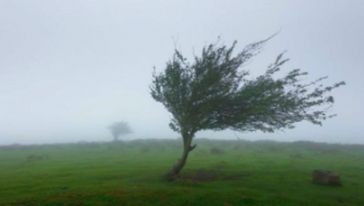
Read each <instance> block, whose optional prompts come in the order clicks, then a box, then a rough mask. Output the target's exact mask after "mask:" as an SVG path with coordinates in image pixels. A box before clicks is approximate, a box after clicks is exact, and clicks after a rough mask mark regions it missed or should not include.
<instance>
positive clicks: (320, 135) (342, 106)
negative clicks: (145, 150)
mask: <svg viewBox="0 0 364 206" xmlns="http://www.w3.org/2000/svg"><path fill="white" fill-rule="evenodd" d="M363 11H364V1H362V0H340V1H339V0H320V1H317V0H311V1H309V0H301V1H294V0H276V1H272V0H266V1H257V0H252V1H241V0H236V1H233V0H221V1H213V0H199V1H196V0H195V1H193V0H181V1H172V0H164V1H162V0H159V1H158V0H153V1H151V0H144V1H140V0H129V1H127V0H123V1H119V0H115V1H110V0H102V1H96V0H95V1H91V0H90V1H87V0H82V1H79V0H59V1H56V0H42V1H41V0H17V1H14V0H0V144H11V143H24V144H29V143H53V142H77V141H107V140H111V139H112V138H111V135H110V134H109V132H108V131H107V129H106V127H107V126H108V125H109V124H111V123H112V122H113V121H118V120H125V121H128V122H129V123H130V125H131V127H132V128H133V130H134V133H133V134H132V135H130V136H128V137H127V138H129V139H132V138H177V137H178V134H176V133H174V132H172V131H171V130H170V129H169V127H168V123H169V119H170V115H169V114H168V113H167V111H166V110H165V109H164V108H163V106H162V105H161V104H159V103H157V102H155V101H154V100H153V99H152V98H151V97H150V95H149V88H148V87H149V85H150V83H151V74H152V71H153V66H156V68H157V70H159V71H160V70H162V69H163V68H164V65H165V62H166V61H167V60H168V58H170V57H171V55H172V52H173V49H174V47H175V46H176V47H177V48H179V49H181V50H182V51H183V53H185V54H186V56H191V55H192V54H193V53H195V54H198V52H199V51H200V49H201V48H202V46H203V45H205V44H207V43H209V42H213V41H216V39H217V37H218V36H221V38H222V42H224V43H227V44H230V43H231V42H232V41H233V40H238V42H239V44H238V48H240V49H241V48H243V47H244V45H246V44H248V43H251V42H254V41H258V40H261V39H264V38H266V37H268V36H270V35H271V34H273V33H275V32H278V31H280V33H279V35H277V36H276V37H275V38H273V39H272V40H270V42H269V43H268V44H267V45H266V46H265V48H264V50H263V52H262V53H261V54H260V55H259V56H257V57H256V58H255V59H254V60H253V61H252V62H251V63H250V64H249V65H248V66H247V67H245V69H247V70H249V71H250V72H251V73H252V74H253V75H257V74H259V73H261V72H263V71H264V70H265V69H266V66H267V65H268V64H269V63H271V62H272V61H273V60H274V59H275V57H276V56H277V55H278V54H279V53H280V52H282V51H285V50H287V53H286V56H287V57H289V58H291V61H290V62H289V63H288V64H287V65H286V67H285V69H286V71H288V70H289V69H293V68H302V69H303V70H305V71H308V72H309V74H310V75H309V77H310V78H308V80H310V79H311V80H313V79H315V78H317V77H321V76H325V75H328V76H329V79H328V81H327V83H328V84H329V83H333V82H337V81H341V80H344V81H346V83H347V85H346V86H345V87H341V88H339V89H337V90H336V91H334V92H333V95H334V96H335V97H336V104H335V105H334V107H333V108H332V109H331V112H332V113H337V114H338V116H337V117H335V118H333V119H330V120H328V121H326V122H325V123H324V126H322V127H320V126H314V125H310V124H309V123H300V124H297V127H296V128H295V129H293V130H286V131H285V132H277V133H274V134H263V133H260V132H256V133H237V132H231V131H225V132H200V133H198V134H197V137H198V138H201V137H210V138H235V137H236V136H239V137H240V138H243V139H251V140H255V139H274V140H279V141H287V140H313V141H327V142H342V143H364V123H363V122H364V121H363V119H362V117H364V107H363V100H364V91H363V90H364V81H363V74H364V67H363V65H364V40H363V38H364V23H363V22H364V12H363Z"/></svg>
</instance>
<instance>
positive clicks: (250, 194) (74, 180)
mask: <svg viewBox="0 0 364 206" xmlns="http://www.w3.org/2000/svg"><path fill="white" fill-rule="evenodd" d="M197 144H198V147H197V148H196V149H195V150H194V151H193V152H192V153H191V155H190V157H189V159H188V163H187V166H186V167H185V170H184V172H183V176H184V177H185V178H184V179H180V180H177V181H175V182H166V181H164V180H163V179H162V175H163V174H164V173H165V172H166V171H167V170H168V169H169V168H170V167H171V166H172V164H173V163H174V162H175V161H176V159H177V158H178V157H179V154H180V149H181V145H180V143H179V141H174V140H163V141H162V140H160V141H156V140H155V141H152V140H149V141H147V140H146V141H132V142H128V143H117V144H115V143H98V144H96V143H94V144H93V143H84V144H60V145H44V146H12V147H2V148H0V205H137V206H140V205H168V206H173V205H208V206H213V205H222V206H228V205H270V206H273V205H279V206H285V205H305V206H306V205H325V206H335V205H364V146H358V145H330V144H317V143H309V142H296V143H276V142H263V141H260V142H246V141H209V140H199V141H197ZM211 148H219V149H220V150H222V154H211ZM314 169H328V170H333V171H335V172H338V173H340V175H341V178H342V182H343V186H341V187H329V186H319V185H314V184H312V183H311V172H312V170H314ZM198 171H204V172H207V173H209V172H211V174H214V178H212V179H209V180H208V181H203V180H202V179H201V180H200V179H196V178H193V177H194V175H193V174H195V173H198ZM187 177H192V178H187Z"/></svg>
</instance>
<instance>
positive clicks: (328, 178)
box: [312, 170, 341, 186]
mask: <svg viewBox="0 0 364 206" xmlns="http://www.w3.org/2000/svg"><path fill="white" fill-rule="evenodd" d="M312 182H313V183H315V184H319V185H329V186H340V185H341V179H340V175H339V174H337V173H334V172H331V171H328V170H314V171H313V172H312Z"/></svg>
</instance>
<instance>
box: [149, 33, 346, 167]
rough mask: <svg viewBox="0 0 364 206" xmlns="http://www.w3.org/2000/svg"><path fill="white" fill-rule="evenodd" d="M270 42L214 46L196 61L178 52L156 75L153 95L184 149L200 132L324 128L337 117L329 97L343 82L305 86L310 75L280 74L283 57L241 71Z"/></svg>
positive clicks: (298, 72)
mask: <svg viewBox="0 0 364 206" xmlns="http://www.w3.org/2000/svg"><path fill="white" fill-rule="evenodd" d="M267 41H268V39H266V40H263V41H259V42H255V43H252V44H249V45H247V46H246V47H245V48H244V49H242V50H241V51H239V52H235V48H236V46H237V42H236V41H235V42H233V43H232V45H230V46H226V45H221V44H219V43H212V44H209V45H207V46H205V47H204V48H203V49H202V52H201V54H200V55H199V56H197V55H196V56H194V58H193V61H192V62H190V61H188V60H187V59H186V58H185V57H184V56H183V55H182V53H181V52H180V51H179V50H177V49H176V50H175V52H174V54H173V57H172V58H171V59H170V60H169V61H168V62H167V64H166V67H165V69H164V71H162V72H161V73H156V72H154V74H153V82H152V85H151V95H152V97H153V98H154V99H155V100H156V101H158V102H160V103H162V104H163V105H164V106H165V108H166V109H167V110H168V111H169V112H170V113H171V114H172V119H171V122H170V127H171V128H172V129H173V130H174V131H176V132H179V133H181V135H182V137H183V140H184V143H185V150H189V151H190V150H192V149H193V148H194V146H191V145H190V144H191V142H192V138H193V136H194V134H195V133H196V132H197V131H201V130H210V129H211V130H223V129H233V130H239V131H256V130H260V131H263V132H273V131H275V130H279V129H285V128H293V127H294V123H297V122H300V121H303V120H306V121H309V122H311V123H313V124H318V125H321V124H322V121H323V120H325V119H327V118H330V117H333V116H334V115H333V114H329V113H328V108H330V106H331V105H332V104H333V103H334V98H333V97H332V96H331V95H329V93H330V91H332V90H333V89H335V88H337V87H339V86H341V85H343V84H345V83H344V82H338V83H335V84H333V85H330V86H324V85H323V84H322V81H323V80H325V79H326V78H327V77H321V78H318V79H316V80H314V81H311V82H304V81H303V77H304V76H307V75H308V73H307V72H304V71H302V70H301V69H293V70H290V71H288V72H286V73H285V74H284V75H283V76H282V74H280V75H276V74H277V73H280V71H281V69H282V66H283V65H284V64H285V63H286V62H288V61H289V59H288V58H285V57H284V53H281V54H279V55H278V56H277V58H276V59H275V61H274V62H273V63H272V64H270V65H269V66H268V68H267V70H266V71H265V72H264V73H263V74H262V75H260V76H258V77H256V78H249V77H250V76H249V72H248V71H246V70H243V69H242V67H243V66H244V65H246V63H247V62H248V61H249V60H251V59H252V57H254V56H255V55H257V54H258V53H259V51H260V50H261V48H262V46H263V45H264V44H265V43H266V42H267ZM186 144H187V146H186ZM182 167H183V166H182Z"/></svg>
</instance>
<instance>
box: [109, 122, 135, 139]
mask: <svg viewBox="0 0 364 206" xmlns="http://www.w3.org/2000/svg"><path fill="white" fill-rule="evenodd" d="M108 128H109V130H110V132H111V134H112V136H113V138H114V141H118V140H119V137H120V136H122V135H127V134H130V133H132V130H131V129H130V126H129V124H128V123H127V122H125V121H120V122H114V123H113V124H111V125H110V126H109V127H108Z"/></svg>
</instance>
